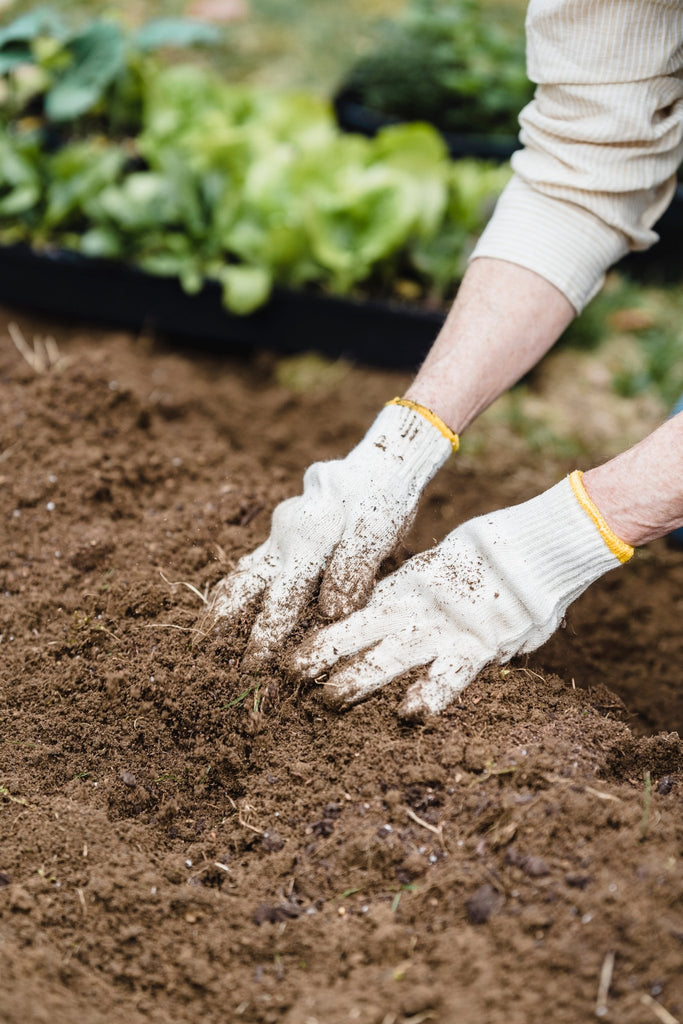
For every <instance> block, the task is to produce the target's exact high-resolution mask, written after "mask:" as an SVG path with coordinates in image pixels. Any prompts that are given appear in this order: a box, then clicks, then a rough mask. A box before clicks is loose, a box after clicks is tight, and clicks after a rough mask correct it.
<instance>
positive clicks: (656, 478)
mask: <svg viewBox="0 0 683 1024" xmlns="http://www.w3.org/2000/svg"><path fill="white" fill-rule="evenodd" d="M583 483H584V486H585V488H586V490H587V492H588V494H589V495H590V497H591V499H592V500H593V501H594V502H595V504H596V506H597V507H598V509H599V510H600V512H601V513H602V514H603V516H604V517H605V519H606V520H607V524H608V526H610V527H611V528H612V530H614V532H615V533H616V534H617V536H618V537H620V538H621V539H622V540H623V541H626V543H627V544H631V545H632V546H633V547H638V546H639V545H641V544H647V543H648V541H651V540H656V539H657V538H658V537H663V536H664V535H665V534H667V533H669V532H670V531H671V530H675V529H677V528H678V527H679V526H683V413H679V415H678V416H674V417H673V419H670V420H668V421H667V422H666V423H664V424H663V425H662V426H661V427H659V429H658V430H655V431H654V432H653V433H652V434H650V435H649V436H648V437H646V438H645V439H644V440H643V441H641V442H640V443H639V444H637V445H635V447H633V448H630V449H629V450H628V451H626V452H623V453H622V454H621V455H618V456H617V457H616V458H614V459H611V460H610V461H609V462H606V463H605V464H604V465H603V466H598V467H597V468H595V469H592V470H590V472H588V473H585V474H584V477H583Z"/></svg>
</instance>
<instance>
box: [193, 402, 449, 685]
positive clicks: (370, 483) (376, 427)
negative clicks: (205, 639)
mask: <svg viewBox="0 0 683 1024" xmlns="http://www.w3.org/2000/svg"><path fill="white" fill-rule="evenodd" d="M398 402H400V403H401V404H396V403H398ZM455 448H457V437H456V435H455V434H452V433H451V431H449V430H448V428H447V427H446V426H445V424H443V423H442V422H441V420H439V419H438V417H436V416H434V415H433V414H432V413H430V412H429V410H427V409H423V408H422V407H421V406H416V405H414V403H407V402H406V400H403V399H401V400H398V399H395V400H394V403H390V404H389V405H387V406H385V408H384V409H383V410H382V411H381V412H380V414H379V415H378V416H377V418H376V420H375V422H374V423H373V424H372V426H371V427H370V429H369V430H368V432H367V434H366V435H365V437H364V438H363V440H362V441H361V442H360V444H358V445H357V446H356V447H355V448H354V449H353V451H351V452H350V454H349V455H347V456H346V458H345V459H340V460H335V461H330V462H316V463H314V464H313V465H312V466H310V467H309V469H308V470H307V471H306V474H305V476H304V492H303V494H302V495H301V496H300V497H296V498H289V499H288V500H287V501H283V502H282V504H280V505H278V507H277V508H276V509H275V511H274V513H273V519H272V524H271V532H270V536H269V537H268V539H267V540H266V541H265V543H263V544H262V545H261V546H260V547H259V548H257V549H256V550H255V551H254V552H252V553H251V554H248V555H245V556H244V558H241V559H240V561H239V562H238V563H237V566H236V568H235V570H234V571H233V572H232V573H230V574H229V575H228V576H226V577H225V578H224V579H222V580H221V581H220V582H219V583H218V584H217V585H216V587H215V588H214V591H213V593H212V596H211V599H210V602H209V608H208V611H207V614H206V616H205V618H204V623H203V628H206V627H207V626H208V627H209V628H213V627H215V626H216V625H218V626H219V627H220V628H231V627H234V626H235V625H236V624H237V622H238V621H240V620H242V619H244V617H245V615H248V614H250V613H252V612H253V609H254V607H255V606H256V605H257V603H258V602H259V601H260V602H261V610H260V612H259V614H258V617H257V618H256V620H255V622H254V624H253V628H252V631H251V635H250V638H249V642H248V645H247V649H246V651H245V654H244V657H243V661H242V664H243V666H245V667H247V668H250V667H251V668H254V667H257V666H258V665H260V664H263V663H265V662H267V661H268V660H269V659H270V658H271V657H273V656H274V655H275V653H276V652H277V648H278V647H279V645H280V644H281V643H282V641H283V640H285V639H286V637H288V636H289V634H290V633H291V632H292V630H293V629H294V628H295V626H296V625H297V622H298V621H299V620H300V618H301V616H302V615H303V613H304V611H305V609H306V606H307V605H308V603H309V601H310V600H311V598H312V596H313V594H314V593H315V590H316V587H317V586H318V584H319V583H320V581H321V579H322V583H321V586H320V595H319V600H318V604H319V608H320V611H321V612H322V614H323V615H324V616H326V617H329V618H336V617H338V616H340V615H348V614H349V612H351V611H353V610H354V609H356V608H359V607H360V606H361V605H362V604H363V603H364V602H365V600H366V599H367V597H368V595H369V593H370V591H371V590H372V586H373V583H374V581H375V574H376V572H377V569H378V568H379V566H380V563H381V562H382V561H383V560H384V559H385V558H386V557H387V556H388V555H389V554H391V552H392V551H393V550H394V548H395V547H396V545H397V543H398V541H399V540H400V538H401V536H402V534H403V533H404V532H405V531H406V530H407V529H408V528H409V526H410V525H411V523H412V521H413V519H414V517H415V512H416V509H417V504H418V501H419V498H420V495H421V493H422V491H423V489H424V487H425V486H426V484H427V483H428V482H429V481H430V480H431V478H432V477H433V476H434V474H435V473H436V471H437V470H438V469H439V468H440V467H441V466H442V465H443V463H444V462H445V461H446V459H447V458H448V457H449V455H450V454H451V452H452V451H453V450H454V449H455Z"/></svg>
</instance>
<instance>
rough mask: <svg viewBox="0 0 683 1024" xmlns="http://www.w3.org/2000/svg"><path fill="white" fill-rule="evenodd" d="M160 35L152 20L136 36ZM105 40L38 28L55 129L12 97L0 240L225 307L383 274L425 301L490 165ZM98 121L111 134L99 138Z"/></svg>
mask: <svg viewBox="0 0 683 1024" xmlns="http://www.w3.org/2000/svg"><path fill="white" fill-rule="evenodd" d="M148 28H149V27H148ZM40 31H42V29H40ZM175 32H176V29H175V28H173V25H171V24H169V23H168V22H166V23H164V24H159V23H157V25H156V27H155V30H154V33H152V37H151V39H150V38H149V37H147V42H149V43H150V45H151V42H155V43H158V42H159V41H160V40H161V39H170V38H173V39H177V38H179V37H178V35H176V34H174V33H175ZM122 38H123V37H122V36H121V33H120V30H119V28H118V27H117V26H114V25H108V24H105V23H102V22H97V23H95V24H94V25H92V26H90V27H89V28H87V29H84V30H83V31H82V32H81V33H80V34H78V35H77V36H75V37H74V36H72V37H69V39H68V40H67V42H66V43H65V42H64V40H62V39H56V38H55V39H53V40H52V41H51V44H52V45H48V42H49V41H46V39H45V37H42V36H41V37H40V40H41V41H40V46H38V44H36V47H37V49H38V50H43V51H44V55H43V57H41V60H42V62H43V64H42V67H43V71H44V72H45V73H46V74H47V69H48V68H50V69H51V71H50V74H51V75H52V77H51V79H50V84H49V87H47V88H46V90H45V92H44V112H45V115H47V116H48V117H49V116H52V117H53V118H54V117H55V116H56V114H55V110H56V111H57V114H58V115H59V116H58V117H57V121H58V123H59V125H60V131H59V134H58V137H57V142H56V143H55V139H54V136H53V135H52V134H51V133H50V131H46V121H45V118H44V117H40V116H35V115H34V116H30V117H26V116H25V111H21V110H20V111H18V112H17V113H15V116H14V118H10V119H9V125H8V126H7V127H6V128H4V129H3V128H0V242H5V243H7V242H15V241H19V240H25V241H28V242H30V243H31V244H33V245H34V246H38V247H46V246H50V247H59V248H63V249H70V250H75V251H76V252H80V253H83V254H84V255H87V256H91V257H93V256H99V257H107V258H115V259H121V260H125V261H127V262H130V263H134V264H137V265H138V266H140V267H141V268H142V269H144V270H146V271H148V272H150V273H153V274H161V275H166V276H176V277H178V278H179V279H180V281H181V283H182V285H183V287H184V288H185V289H186V290H187V291H188V292H195V291H197V290H199V289H200V288H201V287H202V285H203V283H204V282H205V281H206V280H207V279H213V280H215V281H217V282H219V284H220V285H221V287H222V290H223V297H224V302H225V305H226V306H227V308H228V309H230V310H231V311H232V312H235V313H238V314H246V313H249V312H251V311H253V310H254V309H256V308H258V306H260V305H262V304H263V303H264V302H265V301H267V299H268V297H269V295H270V292H271V289H272V287H273V285H274V284H279V285H285V286H289V287H294V288H301V287H302V286H315V287H318V288H322V289H325V290H327V291H332V292H336V293H338V294H349V293H353V292H354V291H355V290H356V289H357V288H359V287H361V286H362V287H364V288H371V289H373V290H375V291H376V290H378V289H379V290H380V291H381V290H384V291H385V292H386V291H387V290H388V291H391V284H392V282H393V281H395V280H396V279H397V278H401V279H404V280H405V279H410V280H411V281H412V282H414V283H415V285H416V287H418V291H419V292H422V293H423V294H429V295H430V297H434V298H438V297H439V296H443V295H444V294H445V293H446V292H447V291H448V290H449V289H450V288H452V287H453V285H454V282H455V281H457V280H458V279H459V277H460V276H461V274H462V271H463V268H464V263H465V260H466V258H467V254H468V252H469V250H470V248H471V246H472V244H473V241H474V239H475V238H476V235H477V234H478V232H479V231H480V230H481V228H482V226H483V224H484V222H485V220H486V219H487V216H488V214H489V212H490V210H491V207H492V204H493V202H494V200H495V198H496V196H497V195H498V193H499V192H500V191H501V189H502V188H503V186H504V184H505V182H506V181H507V178H508V175H509V170H508V169H507V168H504V167H503V168H501V167H490V166H488V165H485V164H480V163H477V162H474V161H462V162H457V163H454V162H453V161H451V160H450V159H449V157H448V153H447V151H446V147H445V145H444V143H443V141H442V139H441V137H440V136H439V134H438V132H437V131H436V130H435V129H434V128H432V127H430V126H428V125H424V124H413V125H397V126H394V127H391V128H387V129H385V130H384V131H383V132H381V133H380V134H379V135H378V136H377V137H376V138H374V139H367V138H364V137H361V136H353V135H346V134H343V133H341V132H340V131H339V130H338V129H337V128H336V126H335V123H334V120H333V117H332V114H331V111H330V109H329V106H328V104H327V103H326V102H323V101H321V100H319V99H317V98H316V97H314V96H310V95H308V94H300V93H281V92H275V91H273V90H265V89H259V88H256V87H248V86H243V85H231V84H228V83H226V82H224V81H223V80H221V79H220V78H218V77H217V76H215V75H213V74H211V73H210V72H208V71H206V70H203V69H201V68H199V67H197V66H194V65H191V64H182V63H181V64H176V65H173V66H168V67H162V66H160V65H159V64H158V63H157V62H155V61H153V60H152V59H151V58H149V57H147V56H145V55H144V54H142V53H140V52H139V51H135V58H134V61H133V63H132V64H131V63H130V60H131V58H130V52H131V51H130V48H129V45H128V43H127V42H126V43H125V44H123V43H122ZM74 40H77V43H76V42H74ZM144 40H145V36H144V35H143V42H144ZM145 45H147V43H145ZM122 46H123V49H121V47H122ZM48 52H49V56H46V55H45V54H48ZM98 54H99V58H97V55H98ZM126 54H128V55H129V56H128V57H126V56H125V55H126ZM105 55H106V59H105ZM122 55H123V56H122ZM119 58H121V59H123V60H128V62H129V63H128V64H127V65H126V67H127V68H128V70H129V71H130V68H131V67H134V69H135V75H136V79H135V81H136V86H135V89H136V90H137V92H136V93H135V103H136V104H137V114H136V117H135V118H131V117H128V118H122V117H121V114H120V106H121V102H122V100H121V96H122V93H121V82H122V79H121V76H120V74H119V71H120V69H119V71H117V68H118V67H119V65H118V63H117V62H118V60H119ZM76 68H78V69H79V72H78V75H77V74H76V70H75V69H76ZM131 73H132V72H131ZM116 76H118V77H116ZM124 78H125V76H124ZM129 78H130V76H129ZM55 97H56V98H55ZM67 109H69V110H70V112H71V117H70V119H69V120H68V121H60V120H59V117H61V114H62V113H63V112H64V111H66V110H67ZM79 111H82V112H83V114H81V115H79V113H78V112H79ZM114 112H116V114H115V113H114ZM86 114H87V116H85V115H86ZM113 121H116V123H117V124H118V125H119V126H121V125H122V124H125V125H126V126H127V128H128V131H127V132H121V131H119V132H111V131H108V132H106V133H105V131H104V128H105V127H107V126H110V125H111V124H112V122H113Z"/></svg>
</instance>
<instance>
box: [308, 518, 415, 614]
mask: <svg viewBox="0 0 683 1024" xmlns="http://www.w3.org/2000/svg"><path fill="white" fill-rule="evenodd" d="M387 526H388V524H387V523H386V522H384V523H382V524H381V526H380V524H377V527H376V528H375V527H372V526H370V525H367V524H366V525H365V526H363V527H361V525H360V524H358V525H357V527H356V529H355V530H354V531H353V533H349V534H347V535H346V536H344V537H342V539H341V541H340V542H339V544H338V545H337V547H336V550H335V552H334V555H333V556H332V560H331V561H330V564H329V565H328V567H327V569H326V571H325V575H324V577H323V581H322V584H321V587H320V596H319V598H318V608H319V609H320V612H321V614H322V615H324V616H325V618H328V619H339V618H342V617H344V616H345V615H350V614H351V612H354V611H356V609H358V608H362V606H363V605H364V604H365V603H366V601H367V599H368V597H369V596H370V593H371V592H372V588H373V585H374V582H375V577H376V576H377V570H378V569H379V567H380V565H381V563H382V562H383V561H384V559H385V558H387V557H388V556H389V555H390V554H391V552H392V551H393V550H394V548H395V546H396V538H397V531H396V529H395V527H394V526H393V525H392V526H391V528H390V529H387ZM404 526H405V524H403V523H402V524H401V530H403V527H404Z"/></svg>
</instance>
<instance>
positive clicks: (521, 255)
mask: <svg viewBox="0 0 683 1024" xmlns="http://www.w3.org/2000/svg"><path fill="white" fill-rule="evenodd" d="M628 251H629V245H628V241H627V239H626V236H625V235H623V234H621V232H619V231H616V230H615V229H614V228H611V227H609V225H607V224H605V223H604V221H601V220H600V219H599V217H596V216H595V214H592V213H590V212H589V211H588V210H584V209H583V208H582V207H580V206H577V205H576V204H575V203H570V202H567V201H566V200H564V199H555V198H552V197H551V196H547V195H544V194H543V193H542V192H539V191H537V190H536V189H534V188H533V187H532V186H531V185H528V184H527V183H526V182H525V181H523V180H522V179H521V178H519V177H514V178H513V179H512V180H511V181H510V182H509V184H508V185H507V187H506V189H505V191H504V192H503V194H502V195H501V197H500V199H499V200H498V203H497V205H496V209H495V212H494V214H493V217H492V218H491V220H490V221H489V223H488V225H487V227H486V230H485V231H484V233H483V234H482V236H481V238H480V239H479V241H478V242H477V245H476V247H475V249H474V251H473V253H472V255H471V257H470V259H471V260H474V259H478V258H480V257H482V256H486V257H489V258H491V259H499V260H507V262H508V263H516V264H518V266H520V267H526V269H527V270H533V271H534V273H536V274H539V275H540V276H541V277H544V278H545V279H546V280H547V281H550V283H551V284H553V285H555V287H556V288H559V290H560V291H561V292H562V293H563V294H564V295H566V297H567V299H568V300H569V301H570V302H571V304H572V306H573V307H574V309H575V310H576V311H577V313H580V312H581V310H582V309H583V308H584V306H585V305H586V304H587V303H588V302H590V300H591V299H592V298H593V296H594V295H595V294H596V293H597V292H598V291H599V290H600V288H601V287H602V284H603V281H604V279H605V271H606V270H607V269H608V268H609V267H611V266H612V264H613V263H616V261H617V260H619V259H621V257H622V256H625V255H626V253H627V252H628Z"/></svg>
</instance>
